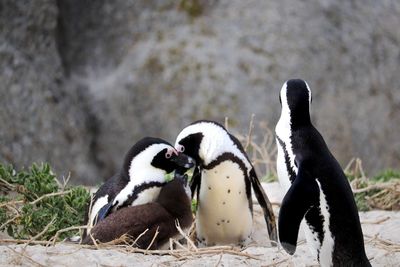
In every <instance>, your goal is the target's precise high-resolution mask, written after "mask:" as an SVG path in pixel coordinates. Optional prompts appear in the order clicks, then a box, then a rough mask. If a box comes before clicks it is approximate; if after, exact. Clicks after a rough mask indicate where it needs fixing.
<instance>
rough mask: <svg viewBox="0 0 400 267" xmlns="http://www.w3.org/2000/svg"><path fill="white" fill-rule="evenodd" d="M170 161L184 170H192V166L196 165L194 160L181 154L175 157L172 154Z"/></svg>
mask: <svg viewBox="0 0 400 267" xmlns="http://www.w3.org/2000/svg"><path fill="white" fill-rule="evenodd" d="M171 161H172V162H174V163H175V164H176V165H178V166H179V167H182V168H185V169H190V168H193V167H194V165H195V164H196V162H195V161H194V159H192V158H191V157H189V156H187V155H185V154H183V153H178V154H177V155H176V154H173V156H172V157H171Z"/></svg>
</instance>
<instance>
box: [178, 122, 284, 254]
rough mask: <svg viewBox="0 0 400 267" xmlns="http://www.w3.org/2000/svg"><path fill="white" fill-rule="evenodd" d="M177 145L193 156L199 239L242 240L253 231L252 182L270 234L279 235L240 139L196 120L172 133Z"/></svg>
mask: <svg viewBox="0 0 400 267" xmlns="http://www.w3.org/2000/svg"><path fill="white" fill-rule="evenodd" d="M175 148H176V150H177V151H178V152H181V153H185V154H187V155H188V156H190V157H192V158H193V159H194V160H195V162H196V167H195V170H194V174H193V177H192V180H191V190H192V197H193V195H194V193H195V191H196V197H197V200H198V206H197V211H196V234H197V241H198V243H199V244H200V245H206V246H210V245H217V244H235V245H237V244H239V245H245V244H246V243H247V241H248V240H249V239H248V238H249V236H250V235H251V232H252V224H253V219H252V213H253V206H252V199H251V185H252V186H253V189H254V192H255V195H256V197H257V200H258V202H259V203H260V205H261V207H262V208H263V211H264V217H265V220H266V222H267V227H268V232H269V235H270V238H271V240H275V241H277V233H276V224H275V217H274V214H273V211H272V206H271V203H270V201H269V199H268V197H267V196H266V194H265V192H264V190H263V188H262V186H261V184H260V182H259V180H258V178H257V175H256V172H255V170H254V168H253V166H252V164H251V162H250V160H249V159H248V157H247V155H246V153H245V151H244V149H243V147H242V145H241V144H240V142H239V140H237V139H236V138H235V137H234V136H233V135H232V134H230V133H229V132H228V131H227V130H226V129H225V128H224V127H223V126H222V125H220V124H218V123H216V122H214V121H206V120H201V121H196V122H194V123H192V124H190V125H189V126H187V127H186V128H184V129H183V130H182V131H181V132H180V133H179V135H178V137H177V138H176V142H175Z"/></svg>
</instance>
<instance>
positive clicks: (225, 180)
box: [196, 161, 252, 245]
mask: <svg viewBox="0 0 400 267" xmlns="http://www.w3.org/2000/svg"><path fill="white" fill-rule="evenodd" d="M245 179H246V176H245V175H244V173H243V171H242V170H241V169H240V167H239V165H238V164H237V163H234V162H231V161H224V162H222V163H220V164H219V165H217V166H215V167H214V168H213V169H210V170H203V171H202V174H201V187H200V192H199V201H198V209H197V213H196V232H197V237H198V239H199V241H200V242H202V243H205V244H207V245H215V244H238V243H243V242H244V241H245V240H246V239H247V238H248V237H249V235H250V234H251V229H252V214H251V211H250V209H249V202H248V199H247V196H246V184H245Z"/></svg>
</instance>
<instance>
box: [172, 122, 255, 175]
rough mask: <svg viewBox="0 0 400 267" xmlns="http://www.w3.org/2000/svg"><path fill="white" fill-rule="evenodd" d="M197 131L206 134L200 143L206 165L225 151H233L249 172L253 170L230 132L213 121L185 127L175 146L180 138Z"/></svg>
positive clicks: (201, 155) (201, 153) (201, 154)
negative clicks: (230, 135)
mask: <svg viewBox="0 0 400 267" xmlns="http://www.w3.org/2000/svg"><path fill="white" fill-rule="evenodd" d="M195 133H202V134H203V136H204V137H203V140H202V142H201V144H200V151H199V156H200V158H201V159H202V160H203V161H204V164H205V165H208V164H209V163H210V162H211V161H213V160H215V159H216V158H218V157H219V156H221V155H222V154H224V153H232V154H233V155H235V156H236V157H238V158H239V159H240V160H241V161H243V163H244V164H245V166H246V168H247V171H248V172H249V171H250V170H251V168H252V167H251V164H250V162H249V161H248V160H247V158H246V157H245V155H243V153H242V152H241V151H240V150H239V148H238V147H237V146H236V145H235V144H234V142H233V141H232V140H231V138H230V137H229V135H228V133H227V132H226V131H225V130H224V129H223V128H221V127H220V126H219V125H216V124H215V123H212V122H199V123H196V124H192V125H189V126H188V127H186V128H184V129H183V130H182V131H181V132H180V133H179V135H178V137H177V138H176V143H175V147H177V146H178V143H179V141H180V140H182V139H183V138H185V137H187V136H189V135H191V134H195Z"/></svg>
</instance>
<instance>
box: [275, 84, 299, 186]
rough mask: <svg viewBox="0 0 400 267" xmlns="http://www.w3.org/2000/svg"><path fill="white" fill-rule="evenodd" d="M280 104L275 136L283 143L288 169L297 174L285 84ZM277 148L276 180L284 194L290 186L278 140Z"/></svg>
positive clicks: (283, 155) (281, 148)
mask: <svg viewBox="0 0 400 267" xmlns="http://www.w3.org/2000/svg"><path fill="white" fill-rule="evenodd" d="M280 96H281V102H282V112H281V117H280V118H279V121H278V123H277V124H276V127H275V134H276V135H277V136H278V137H279V139H281V140H282V141H283V143H284V144H285V148H286V151H287V153H288V156H289V163H290V167H291V168H292V169H293V170H294V171H295V173H297V167H296V165H295V163H294V159H295V155H294V153H293V148H292V141H291V137H292V131H291V122H290V109H289V104H288V102H287V83H285V84H284V85H283V86H282V89H281V92H280ZM276 143H277V147H278V158H277V161H276V164H277V170H278V178H279V182H280V184H281V186H282V187H283V188H284V190H285V192H286V191H287V190H289V187H290V185H291V182H290V179H289V178H290V177H289V172H288V170H287V168H286V162H285V154H284V151H283V147H282V146H281V145H280V143H279V142H278V140H276Z"/></svg>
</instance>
